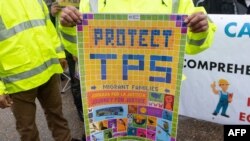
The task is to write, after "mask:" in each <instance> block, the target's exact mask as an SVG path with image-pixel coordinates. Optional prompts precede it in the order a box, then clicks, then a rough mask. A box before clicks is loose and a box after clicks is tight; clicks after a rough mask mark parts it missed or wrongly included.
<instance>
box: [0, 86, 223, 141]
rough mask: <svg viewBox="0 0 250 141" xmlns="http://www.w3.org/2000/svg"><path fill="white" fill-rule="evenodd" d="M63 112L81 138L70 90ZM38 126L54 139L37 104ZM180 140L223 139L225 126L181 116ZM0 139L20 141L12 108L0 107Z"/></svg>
mask: <svg viewBox="0 0 250 141" xmlns="http://www.w3.org/2000/svg"><path fill="white" fill-rule="evenodd" d="M62 99H63V112H64V115H65V117H66V118H67V120H68V122H69V127H70V129H71V131H72V136H73V137H74V138H78V139H80V138H81V136H82V125H83V123H82V122H81V121H80V120H79V119H78V115H77V111H76V109H75V105H74V104H73V98H72V95H71V93H70V91H69V90H68V91H67V92H65V93H63V94H62ZM37 105H38V106H37V116H36V117H37V126H38V130H39V132H40V139H41V141H53V139H52V136H51V133H50V131H49V129H48V127H47V124H46V121H45V117H44V114H43V111H42V109H41V107H40V105H39V104H37ZM177 140H178V141H222V140H223V126H222V125H219V124H215V123H211V122H206V121H201V120H196V119H193V118H188V117H184V116H179V124H178V132H177ZM0 141H20V140H19V135H18V133H17V131H16V129H15V121H14V117H13V115H12V113H11V111H10V109H9V108H8V109H3V110H2V109H0Z"/></svg>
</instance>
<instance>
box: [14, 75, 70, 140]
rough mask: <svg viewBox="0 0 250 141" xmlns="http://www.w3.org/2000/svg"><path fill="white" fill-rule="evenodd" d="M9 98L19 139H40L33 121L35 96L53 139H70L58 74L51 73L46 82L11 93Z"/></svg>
mask: <svg viewBox="0 0 250 141" xmlns="http://www.w3.org/2000/svg"><path fill="white" fill-rule="evenodd" d="M11 98H12V99H13V106H12V111H13V114H14V116H15V118H16V129H17V131H18V132H19V134H20V136H21V141H40V139H39V133H38V130H37V126H36V123H35V119H36V118H35V117H36V103H35V100H36V98H37V99H38V100H39V102H40V104H41V106H42V108H43V110H44V113H45V116H46V120H47V124H48V127H49V129H50V130H51V131H52V136H53V138H54V139H55V141H70V140H71V135H70V130H69V128H68V123H67V121H66V119H65V118H64V117H63V113H62V99H61V95H60V77H59V75H53V76H52V77H51V79H50V80H49V81H48V82H46V83H45V84H43V85H41V86H39V87H37V88H34V89H32V90H28V91H24V92H19V93H15V94H12V95H11Z"/></svg>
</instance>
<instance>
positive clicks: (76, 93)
mask: <svg viewBox="0 0 250 141" xmlns="http://www.w3.org/2000/svg"><path fill="white" fill-rule="evenodd" d="M65 52H66V59H67V62H68V66H69V74H70V78H71V92H72V95H73V99H74V104H75V106H76V109H77V112H78V115H79V118H80V120H81V121H83V112H82V111H83V110H82V97H81V87H80V80H79V79H77V78H76V77H75V75H76V74H75V72H76V70H75V69H76V66H75V65H76V62H75V60H74V59H73V56H72V55H71V54H70V53H69V52H67V51H65Z"/></svg>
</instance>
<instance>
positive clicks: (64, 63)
mask: <svg viewBox="0 0 250 141" xmlns="http://www.w3.org/2000/svg"><path fill="white" fill-rule="evenodd" d="M59 62H60V64H61V66H62V68H63V70H65V69H66V68H67V65H68V63H67V60H66V59H64V58H60V59H59Z"/></svg>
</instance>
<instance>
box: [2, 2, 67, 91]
mask: <svg viewBox="0 0 250 141" xmlns="http://www.w3.org/2000/svg"><path fill="white" fill-rule="evenodd" d="M64 57H65V54H64V51H63V49H62V48H61V42H60V39H59V37H58V35H57V32H56V30H55V28H54V26H53V24H52V22H51V21H50V19H49V11H48V8H47V6H46V4H45V3H44V2H43V0H1V1H0V95H2V94H6V93H8V94H12V93H16V92H20V91H25V90H30V89H32V88H35V87H38V86H40V85H42V84H44V83H46V82H47V81H48V80H49V79H50V77H51V76H52V75H54V74H55V73H62V72H63V70H62V67H61V65H60V62H59V58H64Z"/></svg>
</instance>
